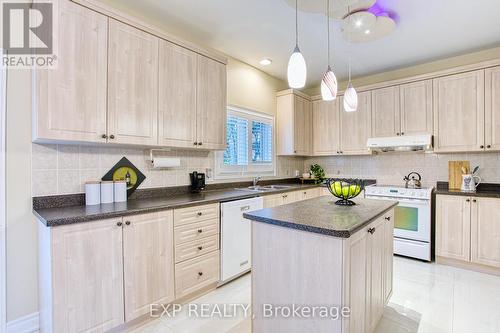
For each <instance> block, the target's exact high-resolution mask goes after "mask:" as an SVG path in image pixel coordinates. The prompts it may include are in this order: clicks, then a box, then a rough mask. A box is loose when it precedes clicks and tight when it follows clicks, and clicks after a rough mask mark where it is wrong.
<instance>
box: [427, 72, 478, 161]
mask: <svg viewBox="0 0 500 333" xmlns="http://www.w3.org/2000/svg"><path fill="white" fill-rule="evenodd" d="M433 90H434V93H433V100H434V136H435V138H434V151H435V152H455V151H458V152H460V151H482V150H484V128H485V124H484V70H480V71H474V72H468V73H463V74H457V75H450V76H446V77H442V78H438V79H434V80H433Z"/></svg>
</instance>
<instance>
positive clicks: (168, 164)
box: [149, 148, 180, 168]
mask: <svg viewBox="0 0 500 333" xmlns="http://www.w3.org/2000/svg"><path fill="white" fill-rule="evenodd" d="M155 151H157V152H160V151H163V152H168V151H171V149H168V148H164V149H151V150H150V151H149V161H150V163H151V165H152V166H153V168H155V167H158V166H155V157H154V152H155ZM160 159H161V160H165V161H163V162H164V163H163V164H164V165H163V166H159V167H160V168H174V167H178V166H180V158H178V157H162V158H157V160H160ZM160 164H162V163H160Z"/></svg>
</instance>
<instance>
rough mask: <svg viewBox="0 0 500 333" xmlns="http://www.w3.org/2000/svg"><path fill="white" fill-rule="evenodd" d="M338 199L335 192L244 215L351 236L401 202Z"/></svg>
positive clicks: (326, 233)
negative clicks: (342, 203) (348, 202)
mask: <svg viewBox="0 0 500 333" xmlns="http://www.w3.org/2000/svg"><path fill="white" fill-rule="evenodd" d="M336 200H338V199H337V198H335V197H333V196H322V197H320V198H314V199H309V200H304V201H298V202H294V203H291V204H287V205H283V206H278V207H274V208H266V209H261V210H257V211H253V212H250V213H245V214H244V217H245V218H247V219H250V220H253V221H257V222H263V223H268V224H273V225H277V226H282V227H286V228H291V229H298V230H302V231H308V232H314V233H318V234H323V235H328V236H334V237H340V238H349V237H350V236H351V235H352V234H353V233H355V232H356V231H357V230H359V229H361V228H363V227H364V226H365V225H367V224H368V223H370V222H372V221H373V220H374V219H376V218H377V217H379V216H380V215H382V214H384V213H385V212H387V211H388V210H390V209H391V208H393V207H395V206H396V205H397V204H398V202H397V201H386V200H370V199H362V198H355V199H353V201H354V202H356V205H355V206H350V207H348V206H338V205H335V201H336Z"/></svg>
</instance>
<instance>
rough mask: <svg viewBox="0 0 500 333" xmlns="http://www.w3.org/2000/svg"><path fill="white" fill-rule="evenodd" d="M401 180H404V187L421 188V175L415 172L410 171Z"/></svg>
mask: <svg viewBox="0 0 500 333" xmlns="http://www.w3.org/2000/svg"><path fill="white" fill-rule="evenodd" d="M403 180H404V181H405V182H406V184H405V187H406V188H421V187H422V176H420V174H419V173H417V172H410V173H409V174H408V176H406V177H404V178H403Z"/></svg>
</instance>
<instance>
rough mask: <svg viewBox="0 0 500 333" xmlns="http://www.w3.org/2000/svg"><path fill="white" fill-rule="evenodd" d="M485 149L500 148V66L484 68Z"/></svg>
mask: <svg viewBox="0 0 500 333" xmlns="http://www.w3.org/2000/svg"><path fill="white" fill-rule="evenodd" d="M485 75H486V77H485V82H486V87H485V96H486V121H485V125H486V128H485V131H486V150H500V67H494V68H489V69H486V74H485Z"/></svg>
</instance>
